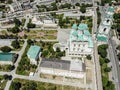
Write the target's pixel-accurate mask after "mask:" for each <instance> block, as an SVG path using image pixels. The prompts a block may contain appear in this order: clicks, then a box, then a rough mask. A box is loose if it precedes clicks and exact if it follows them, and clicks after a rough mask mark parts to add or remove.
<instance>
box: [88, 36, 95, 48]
mask: <svg viewBox="0 0 120 90" xmlns="http://www.w3.org/2000/svg"><path fill="white" fill-rule="evenodd" d="M88 44H89V47H91V48H93V47H94V45H93V41H92V38H91V37H90V38H89V39H88Z"/></svg>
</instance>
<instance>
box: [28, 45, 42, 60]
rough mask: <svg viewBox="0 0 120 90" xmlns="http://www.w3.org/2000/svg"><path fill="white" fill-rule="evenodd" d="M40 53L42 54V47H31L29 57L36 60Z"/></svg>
mask: <svg viewBox="0 0 120 90" xmlns="http://www.w3.org/2000/svg"><path fill="white" fill-rule="evenodd" d="M39 52H40V47H39V46H36V45H34V46H30V48H29V50H28V52H27V55H29V56H30V58H32V59H35V58H36V56H37V55H38V53H39Z"/></svg>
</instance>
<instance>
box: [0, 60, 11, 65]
mask: <svg viewBox="0 0 120 90" xmlns="http://www.w3.org/2000/svg"><path fill="white" fill-rule="evenodd" d="M5 64H10V65H12V64H13V62H12V61H0V65H5Z"/></svg>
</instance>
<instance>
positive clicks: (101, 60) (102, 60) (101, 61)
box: [99, 57, 105, 66]
mask: <svg viewBox="0 0 120 90" xmlns="http://www.w3.org/2000/svg"><path fill="white" fill-rule="evenodd" d="M99 61H100V65H101V66H102V65H103V64H104V63H105V61H104V59H103V58H101V57H100V59H99Z"/></svg>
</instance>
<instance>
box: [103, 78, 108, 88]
mask: <svg viewBox="0 0 120 90" xmlns="http://www.w3.org/2000/svg"><path fill="white" fill-rule="evenodd" d="M102 83H103V87H106V85H107V84H108V78H107V77H105V76H103V77H102Z"/></svg>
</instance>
